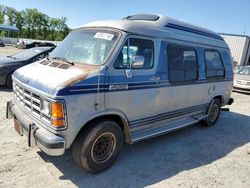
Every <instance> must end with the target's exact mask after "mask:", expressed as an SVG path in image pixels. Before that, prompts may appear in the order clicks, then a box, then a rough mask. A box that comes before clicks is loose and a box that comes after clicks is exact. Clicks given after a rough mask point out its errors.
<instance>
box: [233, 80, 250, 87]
mask: <svg viewBox="0 0 250 188" xmlns="http://www.w3.org/2000/svg"><path fill="white" fill-rule="evenodd" d="M236 83H237V84H240V85H247V86H249V85H250V81H245V80H236Z"/></svg>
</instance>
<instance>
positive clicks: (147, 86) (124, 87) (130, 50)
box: [105, 37, 159, 126]
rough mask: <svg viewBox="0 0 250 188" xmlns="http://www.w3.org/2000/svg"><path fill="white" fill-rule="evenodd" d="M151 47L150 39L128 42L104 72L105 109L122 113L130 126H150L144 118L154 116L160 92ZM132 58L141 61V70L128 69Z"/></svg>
mask: <svg viewBox="0 0 250 188" xmlns="http://www.w3.org/2000/svg"><path fill="white" fill-rule="evenodd" d="M154 46H155V44H154V41H153V40H152V39H148V38H139V37H130V38H128V39H127V40H126V42H125V43H124V45H123V46H122V48H121V49H120V52H119V54H118V55H117V57H116V59H115V61H114V63H113V64H112V65H111V64H110V66H109V68H108V70H107V72H106V80H105V82H106V85H108V86H109V87H108V88H109V91H107V92H106V93H105V106H106V108H112V109H118V110H120V111H122V112H123V113H124V114H125V115H126V116H127V118H128V119H129V121H130V124H131V125H132V126H142V125H145V124H147V123H149V122H147V118H148V117H152V116H155V115H156V113H157V108H156V107H157V95H158V92H159V91H158V89H157V81H156V79H155V78H156V75H155V73H156V67H157V63H156V62H155V60H154V54H155V51H154V49H155V47H154ZM134 56H143V57H144V64H143V66H141V67H136V68H133V67H131V65H132V64H131V63H133V62H132V61H133V57H134ZM130 67H131V68H130ZM128 72H130V74H127V73H128Z"/></svg>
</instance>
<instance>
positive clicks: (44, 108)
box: [41, 100, 50, 116]
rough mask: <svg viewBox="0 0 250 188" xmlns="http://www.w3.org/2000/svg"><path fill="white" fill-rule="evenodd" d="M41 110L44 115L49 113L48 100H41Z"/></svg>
mask: <svg viewBox="0 0 250 188" xmlns="http://www.w3.org/2000/svg"><path fill="white" fill-rule="evenodd" d="M41 110H42V112H43V113H44V114H45V115H48V116H49V115H50V102H49V101H47V100H42V101H41Z"/></svg>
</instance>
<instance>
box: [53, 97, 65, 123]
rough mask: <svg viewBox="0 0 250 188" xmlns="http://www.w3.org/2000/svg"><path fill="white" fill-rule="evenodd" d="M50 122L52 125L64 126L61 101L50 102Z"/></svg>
mask: <svg viewBox="0 0 250 188" xmlns="http://www.w3.org/2000/svg"><path fill="white" fill-rule="evenodd" d="M51 119H52V120H51V123H52V125H53V126H54V127H63V126H65V122H64V110H63V104H62V103H61V102H52V103H51Z"/></svg>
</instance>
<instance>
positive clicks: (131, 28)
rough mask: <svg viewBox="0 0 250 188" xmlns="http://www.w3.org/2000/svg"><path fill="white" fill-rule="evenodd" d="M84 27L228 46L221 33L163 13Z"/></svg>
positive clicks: (130, 17)
mask: <svg viewBox="0 0 250 188" xmlns="http://www.w3.org/2000/svg"><path fill="white" fill-rule="evenodd" d="M82 27H104V28H105V27H106V28H116V29H119V30H123V31H126V32H129V33H134V34H140V35H146V36H153V37H160V38H173V39H180V40H185V41H192V42H197V43H201V44H210V45H214V46H219V47H223V48H228V47H227V45H226V44H225V42H224V40H223V38H222V37H221V36H220V35H219V34H217V33H215V32H213V31H211V30H208V29H205V28H202V27H198V26H195V25H192V24H188V23H185V22H182V21H179V20H176V19H173V18H170V17H166V16H162V15H153V14H137V15H133V16H128V17H126V18H124V19H123V20H107V21H98V22H92V23H88V24H85V25H83V26H82ZM82 27H81V28H82Z"/></svg>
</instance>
